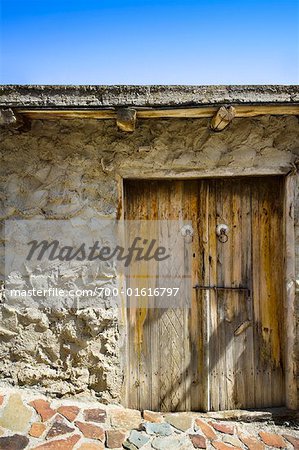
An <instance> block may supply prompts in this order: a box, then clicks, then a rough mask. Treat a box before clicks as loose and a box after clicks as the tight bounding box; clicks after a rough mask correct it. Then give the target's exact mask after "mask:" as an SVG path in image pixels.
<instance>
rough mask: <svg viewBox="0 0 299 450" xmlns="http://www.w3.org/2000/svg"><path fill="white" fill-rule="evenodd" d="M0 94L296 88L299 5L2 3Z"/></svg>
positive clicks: (145, 0)
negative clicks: (54, 88)
mask: <svg viewBox="0 0 299 450" xmlns="http://www.w3.org/2000/svg"><path fill="white" fill-rule="evenodd" d="M0 5H1V8H0V14H1V16H0V83H2V84H297V83H298V82H299V0H284V1H282V0H281V1H276V0H265V1H263V0H259V1H257V0H238V1H236V0H226V1H223V0H222V1H220V0H209V1H208V0H207V1H199V0H198V1H195V0H177V1H176V0H173V1H170V0H159V1H157V0H151V1H150V0H139V1H138V0H124V1H116V0H115V1H114V0H111V1H108V0H0Z"/></svg>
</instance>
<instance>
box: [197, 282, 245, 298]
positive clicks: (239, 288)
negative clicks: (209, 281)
mask: <svg viewBox="0 0 299 450" xmlns="http://www.w3.org/2000/svg"><path fill="white" fill-rule="evenodd" d="M193 289H202V290H205V289H211V290H214V291H241V292H242V291H243V292H247V295H248V296H250V289H248V288H247V287H243V286H204V285H199V284H196V285H195V286H193Z"/></svg>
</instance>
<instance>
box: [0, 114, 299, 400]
mask: <svg viewBox="0 0 299 450" xmlns="http://www.w3.org/2000/svg"><path fill="white" fill-rule="evenodd" d="M208 125H209V120H208V119H171V120H166V119H165V120H158V119H157V120H143V121H139V122H138V124H137V128H136V131H135V132H134V133H132V134H130V133H123V132H120V131H118V130H117V129H116V125H115V121H112V120H101V121H97V120H56V121H55V120H53V121H41V120H36V121H33V122H32V128H31V130H30V131H28V132H26V133H25V132H18V131H15V130H12V129H8V128H4V129H2V130H1V135H0V150H1V201H2V207H1V216H2V218H3V219H8V218H11V219H15V218H22V219H24V218H48V219H50V218H51V219H52V218H53V219H70V220H74V219H76V218H84V220H89V219H92V218H102V217H112V218H114V217H116V215H117V214H118V213H119V212H120V211H121V198H120V185H121V183H120V182H119V180H120V179H121V177H140V178H143V177H156V178H160V177H161V178H162V177H169V178H171V177H188V176H189V177H196V176H216V175H218V176H219V175H251V174H259V175H261V174H275V173H287V172H288V171H289V170H290V169H291V168H292V164H293V163H294V162H295V161H296V160H297V158H298V156H299V133H298V131H299V126H298V118H297V117H295V116H288V117H284V116H281V117H278V116H277V117H274V116H271V117H270V116H263V117H261V118H252V119H235V120H234V121H233V123H232V124H231V125H230V126H229V127H228V128H227V129H226V130H225V131H223V132H221V133H213V132H211V131H209V128H208ZM297 209H298V208H297ZM297 214H298V211H297ZM70 223H71V222H70ZM298 234H299V232H298V233H297V241H296V242H297V244H298V245H297V248H299V237H298ZM297 256H298V253H297ZM297 262H298V264H297V268H299V261H298V260H297ZM118 314H119V312H118V311H117V310H114V309H107V310H101V311H94V310H86V311H80V312H75V311H60V312H57V311H56V312H50V311H48V312H47V311H41V312H38V311H36V310H27V311H15V310H14V309H13V308H11V307H7V306H3V307H2V310H1V326H0V377H1V378H5V379H6V380H8V381H9V382H11V383H13V384H18V385H26V386H28V385H37V386H39V387H40V389H43V390H44V391H46V392H49V393H51V394H53V395H57V396H61V395H66V394H75V393H79V392H87V391H89V392H95V393H97V395H98V396H99V397H100V399H101V400H102V401H106V402H109V401H119V400H120V395H121V386H122V377H123V374H122V367H121V358H120V353H121V350H120V349H121V346H122V344H123V339H124V337H123V333H122V332H121V326H122V325H121V320H120V319H119V317H118Z"/></svg>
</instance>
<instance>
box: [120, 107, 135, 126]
mask: <svg viewBox="0 0 299 450" xmlns="http://www.w3.org/2000/svg"><path fill="white" fill-rule="evenodd" d="M116 123H117V126H118V128H119V129H120V130H121V131H127V132H128V131H129V132H132V131H134V130H135V125H136V110H135V109H133V108H122V109H118V110H117V112H116Z"/></svg>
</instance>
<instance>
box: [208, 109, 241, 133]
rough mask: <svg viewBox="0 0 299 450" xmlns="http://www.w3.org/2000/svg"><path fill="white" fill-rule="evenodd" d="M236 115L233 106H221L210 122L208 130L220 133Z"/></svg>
mask: <svg viewBox="0 0 299 450" xmlns="http://www.w3.org/2000/svg"><path fill="white" fill-rule="evenodd" d="M235 115H236V109H235V108H234V107H233V106H221V108H219V109H218V111H217V112H216V114H215V115H214V117H213V118H212V120H211V125H210V128H211V130H213V131H222V130H224V128H226V127H227V126H228V125H229V124H230V123H231V121H232V120H233V118H234V117H235Z"/></svg>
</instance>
